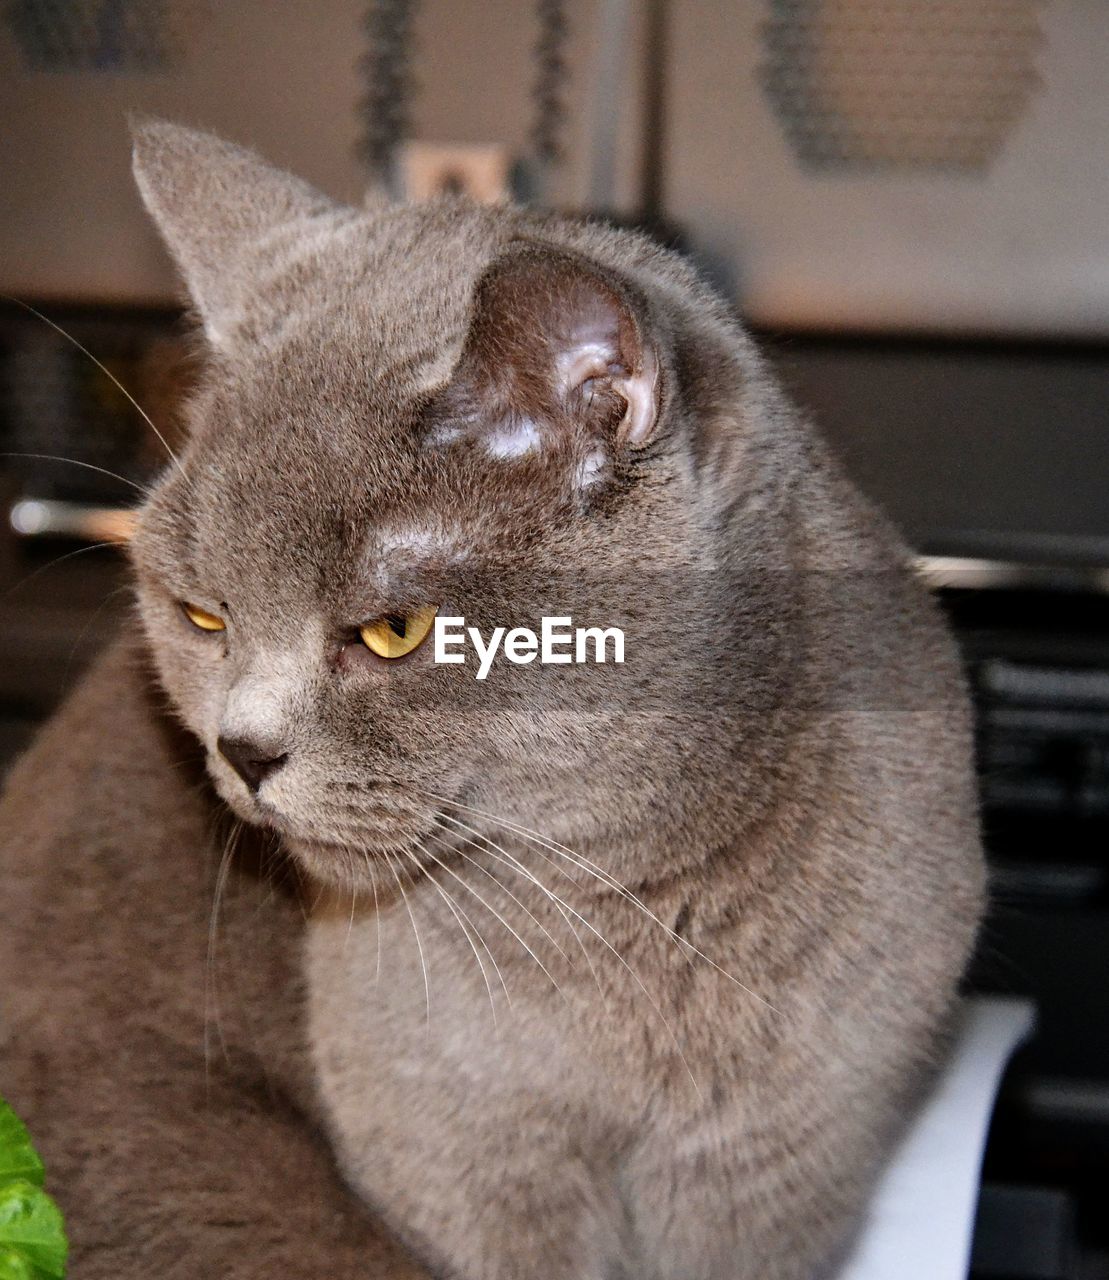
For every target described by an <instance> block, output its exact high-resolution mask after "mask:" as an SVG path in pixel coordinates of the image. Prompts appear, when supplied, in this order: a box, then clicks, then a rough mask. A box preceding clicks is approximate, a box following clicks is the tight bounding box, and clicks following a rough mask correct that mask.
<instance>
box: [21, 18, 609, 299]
mask: <svg viewBox="0 0 1109 1280" xmlns="http://www.w3.org/2000/svg"><path fill="white" fill-rule="evenodd" d="M365 8H366V5H365V4H364V3H362V2H360V0H322V2H320V3H306V2H305V0H300V2H299V3H298V2H297V0H277V2H273V0H269V2H267V3H259V2H257V0H254V2H251V0H232V2H230V3H228V2H221V3H211V4H209V5H208V6H207V10H208V13H207V17H206V19H205V20H204V22H203V25H202V26H201V28H200V30H199V33H198V35H197V38H196V41H195V46H194V48H193V51H192V54H191V56H190V57H189V59H188V61H187V63H186V64H185V65H184V66H183V67H182V68H181V70H180V71H177V72H175V73H172V74H157V75H155V74H146V75H137V74H135V75H117V74H91V73H57V72H54V73H38V74H32V73H29V72H28V71H27V70H26V69H25V67H24V66H23V63H22V60H21V58H20V56H19V53H18V50H17V49H16V47H15V45H14V42H13V40H12V38H11V36H10V34H9V33H8V32H7V31H6V30H4V29H3V28H0V289H3V290H4V291H6V292H8V293H13V294H17V295H20V296H27V297H53V298H84V297H92V298H101V299H148V300H159V299H165V298H167V297H169V296H172V292H173V289H174V283H173V276H172V272H171V270H170V268H169V265H168V263H167V262H166V259H165V257H164V255H163V253H162V251H161V247H160V245H159V244H158V242H157V240H156V237H155V236H154V234H153V232H152V231H151V229H150V227H149V225H148V223H147V221H146V219H145V217H144V216H143V213H142V210H141V207H140V205H139V201H138V198H137V196H136V194H135V192H134V189H133V186H132V183H131V178H130V172H129V157H128V142H127V127H126V114H127V112H129V111H139V112H152V113H155V114H158V115H163V116H167V117H170V118H173V119H177V120H182V121H185V122H187V123H190V124H195V125H199V126H202V127H205V128H209V129H212V130H214V131H216V132H218V133H222V134H225V135H226V136H228V137H231V138H234V139H235V140H237V141H241V142H244V143H247V144H249V145H251V146H254V147H256V148H257V149H258V150H260V151H261V152H262V153H263V154H265V155H266V156H268V157H269V158H270V159H272V160H273V161H275V162H276V163H278V164H281V165H284V166H286V167H288V168H290V169H293V170H295V171H296V172H298V173H299V174H301V175H302V176H303V177H306V178H307V179H308V180H309V181H311V182H313V183H315V184H316V185H318V186H319V187H321V188H322V189H324V190H325V191H327V192H329V193H331V194H333V195H335V196H337V197H340V198H342V199H347V200H355V201H356V200H357V199H358V198H359V196H360V191H361V187H362V174H361V171H360V169H359V165H358V163H357V161H356V159H355V154H354V147H355V142H356V139H357V136H358V128H359V126H358V121H357V119H356V117H355V103H356V102H357V100H358V97H359V94H360V92H361V89H360V85H359V81H358V73H357V69H356V62H357V59H358V56H359V54H360V53H361V52H362V50H363V49H364V47H365V40H364V36H363V32H362V28H361V19H362V16H363V13H364V12H365ZM568 9H569V13H570V18H571V31H572V41H571V47H570V52H571V74H572V76H573V103H572V106H573V112H572V116H571V119H570V122H569V129H570V134H571V137H572V138H573V139H574V145H573V147H572V152H573V157H574V162H573V163H571V164H570V165H569V166H568V170H567V172H565V173H564V174H563V175H562V176H561V178H560V179H559V181H558V186H557V189H556V194H557V196H558V198H559V200H560V201H561V202H562V203H566V204H575V203H577V202H579V201H580V199H581V197H582V193H583V189H584V188H583V183H584V181H585V174H586V171H587V163H586V157H585V156H584V155H583V153H582V148H581V145H580V142H581V139H582V136H583V134H584V132H585V131H586V130H587V128H588V122H587V116H588V110H589V79H590V77H589V69H590V67H589V64H590V56H591V49H592V47H593V43H594V40H595V29H596V10H595V6H594V5H593V4H592V3H591V0H570V3H569V4H568ZM534 39H535V25H534V18H533V14H532V5H531V4H529V3H515V2H513V0H499V2H497V3H488V2H484V0H425V2H424V3H422V4H421V5H420V6H419V20H418V31H417V41H418V54H417V59H416V73H417V76H418V79H419V84H420V88H419V92H418V95H417V97H416V100H415V113H414V114H415V132H416V133H417V135H418V136H420V137H423V138H427V139H434V140H457V141H467V142H469V141H474V142H477V141H502V142H505V143H507V144H508V145H509V146H511V147H513V148H516V149H519V148H522V147H523V146H524V144H525V142H526V135H527V129H528V125H529V120H530V97H529V88H530V77H531V68H530V62H529V55H530V50H531V46H532V43H533V41H534ZM630 87H631V88H632V89H634V85H633V86H630ZM626 115H627V122H628V124H631V116H632V111H631V109H630V108H629V110H628V112H627V113H626ZM624 154H625V164H624V166H623V168H624V172H623V174H622V176H621V180H620V182H619V184H618V185H619V187H620V190H621V191H622V192H623V193H624V198H625V200H626V198H627V193H628V191H629V190H630V177H631V172H632V169H633V168H634V150H633V148H631V147H630V146H629V147H626V148H625V149H624Z"/></svg>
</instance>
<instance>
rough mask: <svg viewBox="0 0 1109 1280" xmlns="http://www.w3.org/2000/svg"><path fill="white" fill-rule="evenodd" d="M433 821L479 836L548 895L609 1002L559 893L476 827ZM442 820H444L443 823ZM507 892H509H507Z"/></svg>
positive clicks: (437, 816) (437, 818) (458, 821)
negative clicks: (452, 825)
mask: <svg viewBox="0 0 1109 1280" xmlns="http://www.w3.org/2000/svg"><path fill="white" fill-rule="evenodd" d="M433 820H434V821H435V822H436V824H437V825H438V826H440V827H442V826H443V821H446V822H450V823H453V824H454V825H455V826H458V827H461V828H462V829H463V830H465V831H468V832H470V833H471V835H474V836H478V837H479V838H480V839H481V840H482V841H484V843H485V845H486V846H487V848H486V852H489V853H490V854H492V856H494V857H497V855H498V854H501V855H503V857H497V860H498V861H499V862H504V861H505V860H506V859H507V860H508V865H509V866H510V867H511V869H512V870H513V871H515V872H516V873H517V874H518V875H523V876H525V877H526V878H527V879H528V880H529V881H530V882H531V883H532V884H534V885H535V887H536V888H537V889H538V890H539V891H540V892H541V893H543V894H545V895H546V897H547V898H549V899H550V901H551V902H552V904H553V905H554V907H555V909H556V910H557V911H558V913H559V914H560V915H561V916H562V918H563V920H565V921H566V924H567V927H568V928H569V930H570V932H571V933H572V934H573V935H574V940H575V941H576V942H577V944H578V947H579V948H580V949H581V953H582V955H583V956H584V957H585V963H586V964H587V965H588V966H589V972H590V973H591V974H592V975H593V981H594V982H595V983H596V984H597V990H598V992H599V993H600V996H601V1000H602V1001H606V1000H607V998H606V996H605V990H604V987H603V986H602V985H601V979H600V976H599V974H598V973H597V970H596V969H595V968H594V966H593V958H592V956H590V954H589V951H588V949H587V947H586V945H585V943H584V942H583V941H582V937H581V934H580V933H578V931H577V928H576V926H575V925H574V922H573V920H571V919H570V916H569V914H568V911H567V907H566V904H565V903H564V902H563V900H562V899H561V898H560V897H559V896H558V894H557V893H555V892H554V891H553V890H551V889H549V888H548V887H547V886H546V885H545V884H544V883H543V882H542V881H541V880H540V879H539V878H538V877H537V876H535V875H533V874H532V872H530V871H529V870H528V869H527V868H526V867H525V866H524V865H523V863H521V862H519V861H518V860H517V859H516V858H513V857H512V855H511V854H510V853H509V852H508V850H507V849H502V848H501V846H500V845H499V844H496V843H495V842H494V841H492V840H490V839H489V838H488V836H486V835H484V834H483V833H482V832H480V831H478V830H476V829H475V828H474V827H470V826H467V825H466V823H464V822H462V820H461V819H459V818H452V817H451V816H450V814H449V813H439V812H436V813H435V814H434V815H433ZM441 820H443V821H441ZM443 830H444V831H447V832H448V833H449V834H452V835H453V834H454V833H453V832H451V831H450V828H448V827H443ZM467 843H468V844H469V845H471V846H472V847H473V848H475V849H476V848H477V847H478V846H477V845H476V844H474V842H473V840H472V839H468V840H467ZM494 850H495V851H496V853H494V852H493V851H494ZM471 861H472V859H471ZM548 861H549V859H548ZM479 869H481V870H484V868H479ZM498 883H499V882H498ZM506 892H507V890H506ZM525 910H526V908H525ZM528 914H529V915H530V914H531V913H530V912H529V913H528ZM540 927H542V926H540ZM544 932H546V931H545V930H544ZM548 936H549V935H548ZM552 941H553V939H552Z"/></svg>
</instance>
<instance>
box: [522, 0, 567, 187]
mask: <svg viewBox="0 0 1109 1280" xmlns="http://www.w3.org/2000/svg"><path fill="white" fill-rule="evenodd" d="M536 16H537V17H538V19H539V35H538V37H537V38H536V42H535V46H534V49H533V57H534V59H535V83H534V86H533V88H532V103H533V106H534V109H535V116H534V119H533V121H532V127H531V152H532V155H533V157H534V159H535V160H536V162H537V163H538V164H539V165H541V166H543V167H544V168H546V167H549V166H551V165H554V164H557V163H558V162H559V161H560V160H561V159H562V158H563V156H564V155H565V138H564V137H563V132H564V128H565V124H566V105H565V102H564V100H563V99H564V95H565V89H566V81H567V78H568V74H567V68H568V63H567V58H566V43H567V37H568V35H569V24H568V23H567V21H566V11H565V6H564V4H563V0H537V5H536Z"/></svg>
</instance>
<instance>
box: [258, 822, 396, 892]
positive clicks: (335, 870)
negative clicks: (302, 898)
mask: <svg viewBox="0 0 1109 1280" xmlns="http://www.w3.org/2000/svg"><path fill="white" fill-rule="evenodd" d="M281 843H282V845H283V846H284V848H285V850H286V851H287V852H288V854H289V855H290V856H291V857H292V858H293V860H294V861H295V862H296V863H297V865H298V866H300V868H301V869H302V870H303V871H305V872H306V873H307V874H308V875H309V876H311V877H312V879H313V880H315V881H317V882H318V883H320V884H322V885H326V886H328V887H329V888H332V889H341V890H350V889H359V890H360V889H363V888H366V889H371V888H373V887H374V886H375V884H377V883H380V878H381V876H382V875H383V874H385V868H386V867H387V866H388V865H389V864H390V863H391V862H392V861H393V860H394V859H396V858H398V856H399V857H400V860H401V861H407V859H405V858H404V857H403V854H402V850H401V849H399V848H394V849H390V848H386V847H385V846H384V845H383V846H382V847H381V848H377V847H366V848H358V847H354V846H351V845H345V844H334V843H332V842H330V841H327V840H305V839H302V838H301V837H298V836H289V835H284V836H283V837H282V841H281ZM386 878H388V877H387V876H386Z"/></svg>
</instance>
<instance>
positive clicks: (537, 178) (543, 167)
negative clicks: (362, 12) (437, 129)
mask: <svg viewBox="0 0 1109 1280" xmlns="http://www.w3.org/2000/svg"><path fill="white" fill-rule="evenodd" d="M415 8H416V0H373V3H372V4H371V5H370V7H369V9H368V10H367V11H366V17H365V19H364V21H363V26H364V29H365V31H366V35H367V37H368V40H369V48H368V50H367V52H366V53H365V54H363V55H362V57H361V58H360V59H359V68H360V71H361V73H362V77H363V80H364V82H365V91H364V93H363V95H362V98H361V100H360V101H359V104H358V109H359V114H360V116H361V118H362V121H363V132H362V137H361V139H360V140H359V143H358V153H359V155H360V156H361V158H362V160H363V161H364V162H365V164H366V167H367V169H368V170H369V174H370V180H371V182H372V183H374V184H376V185H381V186H384V187H385V188H386V189H389V190H395V189H396V159H397V150H398V148H399V147H400V145H401V143H402V142H403V141H404V140H405V138H406V137H407V135H408V131H409V128H410V125H411V119H410V113H409V104H410V100H411V95H412V90H413V87H414V77H413V74H412V27H413V14H414V12H415ZM536 16H537V18H538V22H539V33H538V36H537V38H536V41H535V44H534V46H533V48H532V58H533V61H534V64H535V78H534V81H533V85H532V91H531V96H532V104H533V109H534V115H533V118H532V125H531V130H530V134H529V138H528V147H529V152H530V156H529V158H530V160H531V165H530V166H529V168H533V169H534V170H535V171H536V172H535V173H534V176H533V179H532V182H531V184H530V185H531V186H532V187H533V188H534V191H535V194H537V195H539V196H542V195H543V194H545V192H544V186H545V183H544V180H543V179H544V175H545V174H547V173H548V172H549V171H550V169H551V168H552V167H553V166H555V165H556V164H558V163H559V161H560V160H561V159H562V157H563V156H564V154H565V138H564V136H563V135H564V131H565V122H566V107H565V102H564V98H565V87H566V81H567V58H566V44H567V37H568V34H569V26H568V23H567V21H566V10H565V3H564V0H537V5H536Z"/></svg>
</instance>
